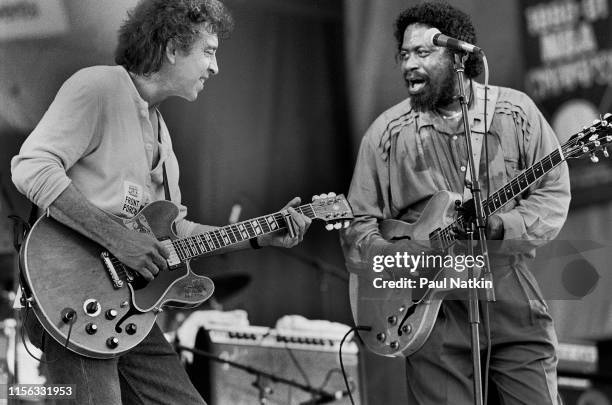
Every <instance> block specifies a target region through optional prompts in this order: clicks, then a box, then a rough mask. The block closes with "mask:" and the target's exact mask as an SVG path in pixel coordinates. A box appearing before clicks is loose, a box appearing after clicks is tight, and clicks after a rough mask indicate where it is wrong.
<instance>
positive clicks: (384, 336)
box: [376, 332, 387, 342]
mask: <svg viewBox="0 0 612 405" xmlns="http://www.w3.org/2000/svg"><path fill="white" fill-rule="evenodd" d="M386 339H387V334H386V333H385V332H380V333H377V334H376V340H378V341H379V342H384V341H385V340H386Z"/></svg>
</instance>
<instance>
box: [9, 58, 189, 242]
mask: <svg viewBox="0 0 612 405" xmlns="http://www.w3.org/2000/svg"><path fill="white" fill-rule="evenodd" d="M157 116H158V117H159V120H160V123H159V124H160V125H159V128H160V130H161V131H160V138H161V143H160V142H159V140H158V139H157V138H156V137H155V130H154V128H153V126H152V123H151V121H150V119H149V105H148V103H147V102H146V101H144V100H143V99H142V98H141V97H140V94H139V93H138V91H137V89H136V87H135V85H134V83H133V81H132V79H131V78H130V76H129V74H128V73H127V71H126V70H125V69H124V68H123V67H121V66H94V67H90V68H86V69H82V70H80V71H78V72H77V73H75V74H74V75H73V76H72V77H70V78H69V79H68V80H67V81H66V82H65V83H64V84H63V85H62V87H61V89H60V90H59V92H58V93H57V95H56V97H55V99H54V100H53V103H52V104H51V106H50V107H49V109H48V110H47V112H46V113H45V115H44V116H43V118H42V119H41V121H40V123H39V124H38V125H37V126H36V128H35V129H34V131H33V132H32V134H30V136H29V137H28V138H27V139H26V141H25V142H24V144H23V146H22V147H21V150H20V151H19V154H18V155H17V156H15V157H13V159H12V161H11V172H12V177H13V182H14V183H15V185H16V187H17V188H18V189H19V191H20V192H21V193H23V194H24V195H26V196H27V197H28V199H30V200H31V201H33V202H34V203H35V204H36V205H38V206H39V207H40V208H42V209H46V208H47V207H49V206H50V205H51V204H52V203H53V201H55V199H56V198H57V197H58V196H59V195H60V194H61V193H62V192H63V191H64V190H65V189H66V188H67V187H68V185H70V184H71V183H72V184H74V185H75V186H76V188H77V189H78V190H79V191H80V192H81V193H83V194H84V195H85V197H86V198H87V199H88V200H89V201H90V202H92V203H93V204H94V205H95V206H97V207H98V208H101V209H102V210H104V211H106V212H108V213H111V214H114V215H118V216H121V217H125V218H129V217H132V216H133V215H134V214H136V212H138V210H139V209H140V208H141V207H142V206H144V205H146V204H148V203H150V202H152V201H156V200H162V199H164V198H165V195H164V186H163V170H162V164H163V163H164V162H165V164H166V171H167V177H168V186H169V189H170V196H171V198H172V201H173V202H175V203H177V204H179V207H180V210H179V211H180V214H179V217H178V220H177V223H176V225H177V232H178V233H179V236H186V235H188V234H190V233H191V232H192V230H193V229H194V227H195V224H194V223H193V222H190V221H187V220H185V216H186V214H187V209H186V207H185V206H183V205H181V204H180V202H181V193H180V190H179V185H178V180H179V166H178V162H177V160H176V156H175V155H174V152H173V150H172V143H171V140H170V135H169V133H168V129H167V127H166V125H165V123H164V122H163V119H161V115H160V114H158V115H157Z"/></svg>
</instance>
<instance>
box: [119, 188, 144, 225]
mask: <svg viewBox="0 0 612 405" xmlns="http://www.w3.org/2000/svg"><path fill="white" fill-rule="evenodd" d="M143 197H144V192H143V187H142V186H141V185H139V184H136V183H132V182H131V181H124V182H123V201H122V203H123V206H122V207H121V212H123V213H124V214H126V215H127V216H128V217H133V216H134V215H136V214H137V213H138V210H139V209H140V204H141V202H142V199H143Z"/></svg>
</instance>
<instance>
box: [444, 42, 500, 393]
mask: <svg viewBox="0 0 612 405" xmlns="http://www.w3.org/2000/svg"><path fill="white" fill-rule="evenodd" d="M467 57H468V55H467V54H466V53H455V65H454V69H455V72H457V81H458V83H459V103H460V104H461V113H462V114H463V130H464V134H465V142H466V144H467V152H468V159H469V166H470V175H471V185H469V188H470V190H471V191H472V197H473V199H474V208H475V211H476V213H475V214H476V215H475V216H476V221H475V224H476V231H477V232H478V240H479V241H480V247H481V253H482V256H483V258H484V267H483V269H482V272H483V274H482V278H483V279H484V280H486V281H491V283H493V281H492V277H491V267H490V263H489V254H488V249H487V242H486V222H485V218H484V211H483V208H482V194H481V189H480V182H479V180H478V177H477V172H476V164H475V162H474V155H473V150H472V133H471V131H470V122H469V115H468V107H467V104H468V101H467V100H466V97H465V88H464V87H463V81H464V75H463V73H464V71H465V60H466V59H467ZM485 119H486V118H485ZM484 136H486V134H485V135H484ZM467 226H468V229H467V234H468V255H471V256H472V257H473V256H474V243H473V242H474V229H473V226H472V223H471V222H468V225H467ZM468 275H469V278H470V280H474V276H475V275H474V267H473V266H471V267H469V268H468ZM485 291H486V293H485V294H486V298H487V301H495V296H494V291H493V289H492V288H490V289H489V288H487V289H485ZM468 302H469V307H468V310H469V321H470V331H471V345H472V362H473V367H474V404H476V405H482V403H483V395H482V370H481V367H480V341H479V336H480V335H479V325H480V311H479V301H478V289H477V288H476V283H474V285H473V286H471V287H470V289H469V295H468Z"/></svg>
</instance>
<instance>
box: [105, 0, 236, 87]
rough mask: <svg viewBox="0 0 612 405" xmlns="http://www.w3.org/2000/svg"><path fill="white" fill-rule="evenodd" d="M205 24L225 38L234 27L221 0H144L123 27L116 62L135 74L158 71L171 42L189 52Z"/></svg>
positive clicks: (120, 32) (120, 31)
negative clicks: (201, 26) (199, 27)
mask: <svg viewBox="0 0 612 405" xmlns="http://www.w3.org/2000/svg"><path fill="white" fill-rule="evenodd" d="M203 23H206V24H207V26H206V30H207V31H208V32H210V33H211V34H217V35H218V36H219V37H221V38H226V37H227V36H229V34H230V33H231V32H232V30H233V29H234V19H233V18H232V15H231V14H230V12H229V10H228V9H227V8H226V7H225V5H224V4H223V3H221V2H220V1H219V0H141V1H140V2H139V3H138V5H137V6H136V7H135V8H134V9H133V10H132V11H131V12H129V13H128V18H127V20H125V21H124V22H123V24H122V25H121V28H120V29H119V43H118V44H117V49H116V50H115V63H117V64H118V65H121V66H123V67H125V68H126V69H127V70H128V71H129V72H132V73H136V74H141V75H150V74H151V73H155V72H157V71H159V69H160V68H161V66H162V62H163V60H164V53H165V51H166V45H167V44H168V41H174V43H175V44H176V46H177V47H178V48H179V49H180V50H182V51H184V52H189V51H190V50H191V46H192V45H193V44H194V42H195V41H196V39H197V38H198V26H199V25H201V24H203Z"/></svg>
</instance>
